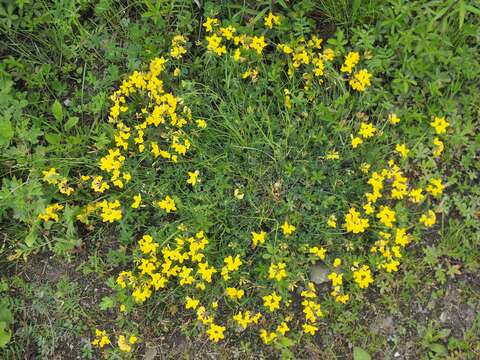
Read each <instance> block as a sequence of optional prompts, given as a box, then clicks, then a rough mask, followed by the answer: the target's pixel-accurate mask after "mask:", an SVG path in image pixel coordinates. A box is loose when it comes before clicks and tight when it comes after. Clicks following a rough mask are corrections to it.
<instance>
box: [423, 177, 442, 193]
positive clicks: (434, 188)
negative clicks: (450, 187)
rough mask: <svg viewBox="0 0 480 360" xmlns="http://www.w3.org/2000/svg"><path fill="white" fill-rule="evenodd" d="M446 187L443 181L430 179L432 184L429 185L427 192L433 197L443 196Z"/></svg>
mask: <svg viewBox="0 0 480 360" xmlns="http://www.w3.org/2000/svg"><path fill="white" fill-rule="evenodd" d="M444 187H445V186H444V185H443V184H442V179H430V183H429V184H428V185H427V188H426V190H427V192H429V193H430V194H432V195H433V196H439V195H442V192H443V189H444Z"/></svg>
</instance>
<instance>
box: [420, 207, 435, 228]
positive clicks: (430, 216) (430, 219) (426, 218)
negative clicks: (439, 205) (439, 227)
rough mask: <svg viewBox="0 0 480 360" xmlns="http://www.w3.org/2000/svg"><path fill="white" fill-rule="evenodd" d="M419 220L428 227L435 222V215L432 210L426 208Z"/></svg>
mask: <svg viewBox="0 0 480 360" xmlns="http://www.w3.org/2000/svg"><path fill="white" fill-rule="evenodd" d="M420 222H421V223H422V224H423V225H425V226H426V227H427V228H430V227H432V226H433V225H435V223H436V222H437V216H436V215H435V213H434V212H433V211H432V210H428V211H427V212H426V213H425V214H422V216H421V217H420Z"/></svg>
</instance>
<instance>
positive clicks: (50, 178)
mask: <svg viewBox="0 0 480 360" xmlns="http://www.w3.org/2000/svg"><path fill="white" fill-rule="evenodd" d="M42 174H43V179H42V180H43V181H45V182H46V183H48V184H50V185H56V184H57V182H58V179H59V177H60V175H59V174H58V172H57V169H55V168H50V169H48V170H46V171H42Z"/></svg>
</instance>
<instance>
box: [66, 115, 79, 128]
mask: <svg viewBox="0 0 480 360" xmlns="http://www.w3.org/2000/svg"><path fill="white" fill-rule="evenodd" d="M78 120H79V118H78V117H77V116H71V117H69V118H68V121H67V122H66V123H65V131H68V130H70V129H71V128H73V127H74V126H75V125H77V123H78Z"/></svg>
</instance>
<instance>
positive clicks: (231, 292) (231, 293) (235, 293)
mask: <svg viewBox="0 0 480 360" xmlns="http://www.w3.org/2000/svg"><path fill="white" fill-rule="evenodd" d="M225 293H226V294H227V296H228V297H229V298H230V299H241V298H242V297H243V295H245V291H243V289H240V290H238V289H236V288H232V287H227V289H226V290H225Z"/></svg>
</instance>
